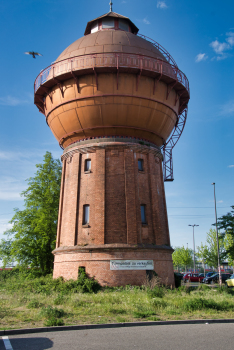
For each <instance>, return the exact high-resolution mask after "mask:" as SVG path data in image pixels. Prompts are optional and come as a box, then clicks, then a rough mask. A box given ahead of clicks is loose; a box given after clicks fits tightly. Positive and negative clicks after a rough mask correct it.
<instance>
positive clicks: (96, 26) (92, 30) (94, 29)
mask: <svg viewBox="0 0 234 350" xmlns="http://www.w3.org/2000/svg"><path fill="white" fill-rule="evenodd" d="M97 31H98V22H95V23H94V24H93V25H92V27H91V33H95V32H97Z"/></svg>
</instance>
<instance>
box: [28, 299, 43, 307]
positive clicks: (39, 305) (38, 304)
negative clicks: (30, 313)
mask: <svg viewBox="0 0 234 350" xmlns="http://www.w3.org/2000/svg"><path fill="white" fill-rule="evenodd" d="M42 306H43V304H41V303H39V301H37V300H31V301H30V302H29V303H28V309H39V307H42Z"/></svg>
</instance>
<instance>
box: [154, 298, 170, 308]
mask: <svg viewBox="0 0 234 350" xmlns="http://www.w3.org/2000/svg"><path fill="white" fill-rule="evenodd" d="M152 305H153V306H154V307H156V308H165V307H166V306H167V303H166V301H164V300H162V299H160V298H154V299H153V300H152Z"/></svg>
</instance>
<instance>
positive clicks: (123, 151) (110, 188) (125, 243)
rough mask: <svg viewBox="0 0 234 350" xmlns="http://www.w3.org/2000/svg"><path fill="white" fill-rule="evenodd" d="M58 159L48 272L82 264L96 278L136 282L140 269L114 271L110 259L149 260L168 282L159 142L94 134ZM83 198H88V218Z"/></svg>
mask: <svg viewBox="0 0 234 350" xmlns="http://www.w3.org/2000/svg"><path fill="white" fill-rule="evenodd" d="M86 159H90V160H91V170H90V171H88V172H86V171H85V160H86ZM138 159H142V160H143V171H139V170H138ZM62 160H63V175H62V185H61V196H60V208H59V221H58V234H57V245H56V249H55V250H54V251H53V253H54V255H55V261H54V277H55V278H56V277H59V276H63V277H64V278H65V279H70V278H73V279H75V278H77V275H78V267H79V266H85V267H86V272H87V273H88V274H89V275H90V276H95V277H96V278H97V280H98V281H99V282H100V283H101V284H102V285H109V286H116V285H125V284H135V285H140V284H142V283H143V281H144V280H145V276H146V271H144V270H124V271H113V270H110V260H115V259H118V260H120V259H124V260H154V269H155V271H156V272H157V273H158V275H159V276H160V277H161V278H162V279H163V281H164V282H165V283H168V284H170V285H171V284H172V285H174V274H173V266H172V258H171V254H172V252H173V250H172V249H171V247H170V238H169V229H168V220H167V211H166V201H165V193H164V182H163V176H162V155H161V152H160V149H159V148H157V147H156V146H153V145H150V144H148V145H142V144H140V143H139V142H137V140H136V141H135V142H133V141H131V142H130V141H129V140H128V139H124V138H123V139H122V140H121V142H119V141H117V140H116V139H113V140H112V139H97V140H96V139H95V140H94V141H91V140H90V141H87V142H85V141H84V142H78V143H76V144H74V145H71V146H69V147H67V149H65V151H64V154H63V156H62ZM84 205H89V206H90V216H89V223H88V225H83V206H84ZM141 205H145V210H146V224H142V223H141V211H140V206H141Z"/></svg>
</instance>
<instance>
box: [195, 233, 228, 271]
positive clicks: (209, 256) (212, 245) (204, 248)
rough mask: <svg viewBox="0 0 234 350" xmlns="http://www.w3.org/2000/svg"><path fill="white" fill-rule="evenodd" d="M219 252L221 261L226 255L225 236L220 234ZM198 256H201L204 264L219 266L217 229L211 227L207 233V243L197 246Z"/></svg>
mask: <svg viewBox="0 0 234 350" xmlns="http://www.w3.org/2000/svg"><path fill="white" fill-rule="evenodd" d="M219 254H220V263H221V262H222V261H223V259H224V258H225V256H226V252H225V248H224V241H223V237H222V236H219ZM197 256H198V258H200V261H201V262H202V263H203V264H204V263H205V264H207V265H209V266H210V267H214V268H217V267H218V249H217V236H216V230H215V229H212V228H211V229H210V230H209V232H207V234H206V243H205V244H204V245H203V244H201V247H197Z"/></svg>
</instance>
